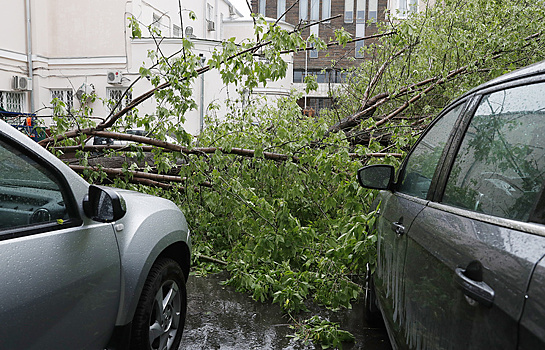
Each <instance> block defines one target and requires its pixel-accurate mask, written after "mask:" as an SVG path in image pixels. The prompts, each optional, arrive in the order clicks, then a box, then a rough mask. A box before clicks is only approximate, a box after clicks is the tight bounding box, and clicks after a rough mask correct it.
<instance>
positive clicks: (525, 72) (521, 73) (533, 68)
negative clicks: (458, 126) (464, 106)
mask: <svg viewBox="0 0 545 350" xmlns="http://www.w3.org/2000/svg"><path fill="white" fill-rule="evenodd" d="M543 73H545V61H541V62H537V63H534V64H531V65H529V66H526V67H524V68H520V69H517V70H514V71H512V72H509V73H506V74H504V75H501V76H499V77H497V78H495V79H492V80H490V81H488V82H486V83H484V84H481V85H479V86H477V87H475V88H473V89H471V90H470V91H468V92H466V93H465V94H464V95H463V96H462V97H460V99H461V98H464V97H466V96H468V95H471V94H473V93H475V92H476V91H479V90H483V89H486V88H489V87H491V86H494V85H499V84H503V83H507V82H510V81H513V80H518V79H523V78H527V77H531V76H535V75H539V74H543ZM457 100H459V99H457Z"/></svg>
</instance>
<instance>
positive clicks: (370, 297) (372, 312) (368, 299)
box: [365, 268, 382, 325]
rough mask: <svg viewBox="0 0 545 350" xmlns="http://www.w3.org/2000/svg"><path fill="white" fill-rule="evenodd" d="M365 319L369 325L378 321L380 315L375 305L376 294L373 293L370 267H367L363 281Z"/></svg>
mask: <svg viewBox="0 0 545 350" xmlns="http://www.w3.org/2000/svg"><path fill="white" fill-rule="evenodd" d="M365 282H366V283H365V320H366V321H367V322H368V323H369V324H370V325H375V324H377V323H380V322H381V320H382V315H381V314H380V310H379V308H378V306H377V295H376V294H375V284H374V282H373V275H372V274H371V271H370V269H369V268H368V269H367V276H366V281H365Z"/></svg>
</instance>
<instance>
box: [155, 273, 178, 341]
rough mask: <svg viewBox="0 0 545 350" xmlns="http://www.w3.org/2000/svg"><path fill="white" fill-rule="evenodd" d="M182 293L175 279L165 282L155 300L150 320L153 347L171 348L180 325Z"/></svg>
mask: <svg viewBox="0 0 545 350" xmlns="http://www.w3.org/2000/svg"><path fill="white" fill-rule="evenodd" d="M180 315H181V295H180V290H179V288H178V284H177V283H176V282H175V281H172V280H167V281H165V282H163V284H162V285H161V287H160V288H159V290H158V291H157V293H156V294H155V299H154V300H153V306H152V310H151V314H150V321H149V343H150V348H151V349H154V350H155V349H157V350H170V349H171V347H172V344H173V342H174V339H175V338H176V335H177V334H178V329H179V325H180Z"/></svg>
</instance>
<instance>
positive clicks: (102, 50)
mask: <svg viewBox="0 0 545 350" xmlns="http://www.w3.org/2000/svg"><path fill="white" fill-rule="evenodd" d="M25 1H26V0H5V1H1V2H0V13H4V14H7V13H9V14H10V15H9V16H5V18H4V20H3V21H1V22H0V28H1V29H3V33H9V35H3V36H2V37H1V38H0V95H1V96H3V97H0V98H5V97H6V95H8V94H18V96H19V95H20V96H23V98H24V105H23V106H22V108H21V109H20V111H21V112H33V113H36V114H37V115H38V116H39V117H40V118H41V119H43V120H44V122H45V124H46V125H49V124H50V123H51V122H52V120H51V117H50V116H51V114H52V110H51V108H50V107H51V99H52V90H62V91H65V90H66V91H68V90H70V91H72V92H73V93H74V95H75V92H76V90H77V89H78V88H79V87H80V86H82V85H83V84H87V85H88V86H91V85H92V86H93V87H94V89H95V92H96V94H97V96H98V97H99V98H102V99H105V98H107V91H108V89H110V88H126V87H128V86H129V85H130V84H131V83H132V82H134V81H135V80H136V79H138V77H139V68H140V67H141V66H142V64H145V65H147V66H149V65H151V64H152V62H151V61H150V60H149V58H148V57H147V52H148V50H150V49H155V47H156V43H155V41H154V40H153V39H152V38H151V37H150V35H149V32H148V31H147V29H146V28H145V27H146V26H147V25H150V24H152V23H153V22H154V19H157V17H159V18H160V23H159V25H158V27H159V28H160V30H161V32H162V35H163V36H166V37H167V39H164V40H163V42H162V44H161V49H162V50H163V53H164V54H165V55H169V54H171V53H174V52H176V51H177V50H179V48H180V47H181V40H180V39H179V38H174V37H173V36H174V30H173V29H174V25H176V26H179V27H180V29H181V30H182V32H184V33H185V30H186V28H187V27H188V26H191V27H192V29H193V36H194V38H193V39H192V40H193V41H194V43H195V51H196V53H198V54H199V53H200V54H202V55H203V57H205V58H207V59H208V58H210V57H211V54H212V52H213V50H214V49H215V48H218V47H220V46H221V40H222V39H225V38H228V37H231V36H233V35H236V36H239V38H238V39H237V41H240V40H242V39H243V38H245V37H248V36H251V35H252V33H253V30H252V26H253V23H252V22H251V21H249V20H248V21H244V20H243V21H236V20H235V19H236V18H239V17H240V13H239V12H238V11H236V10H235V9H233V7H232V6H231V4H230V3H229V1H227V0H197V1H188V0H182V2H181V8H182V11H181V18H180V6H179V3H178V1H172V0H147V1H146V0H129V1H125V0H78V1H73V0H28V2H29V3H30V4H31V6H30V13H31V33H30V34H31V35H30V38H31V41H32V56H31V57H32V65H33V70H32V78H33V79H32V87H33V89H32V92H30V91H15V90H13V88H12V86H11V81H12V77H13V76H14V75H17V76H22V77H30V76H31V74H30V73H29V71H28V63H27V54H28V51H27V31H26V23H27V22H26V8H25ZM191 12H193V13H194V14H195V16H196V17H197V19H196V20H191V19H190V13H191ZM154 15H155V17H154ZM129 16H134V17H135V18H136V19H137V20H138V21H139V22H140V24H141V28H142V29H143V36H144V37H143V38H142V39H132V38H131V37H130V29H129V28H128V20H127V17H129ZM222 20H223V21H222ZM182 21H183V22H182ZM209 21H213V22H214V25H213V29H214V30H211V29H212V27H211V25H210V24H209ZM184 35H185V34H184ZM288 58H289V57H288ZM110 71H117V72H119V73H121V74H122V76H123V79H122V80H121V83H120V84H109V83H108V82H107V78H106V77H107V73H108V72H110ZM291 76H292V74H291V73H289V74H288V75H287V77H288V78H286V80H285V81H284V82H283V83H282V84H283V86H289V83H290V81H291ZM274 84H276V86H278V83H274ZM274 84H273V85H274ZM282 84H281V85H282ZM201 85H202V79H201V78H200V77H199V78H197V80H196V81H195V84H194V99H195V101H196V102H197V104H199V109H198V110H195V111H191V112H189V113H187V115H186V119H187V122H186V123H185V124H184V126H185V128H186V130H187V131H188V132H190V133H193V134H196V133H198V132H199V130H200V119H201V116H202V114H203V113H204V112H206V107H207V106H208V105H209V104H210V103H211V102H220V103H221V102H223V101H224V100H225V99H226V98H227V96H228V93H227V92H228V89H231V91H230V92H231V93H234V92H235V91H234V87H227V86H224V85H223V83H222V82H221V79H220V76H219V74H218V73H217V72H214V71H211V72H208V73H206V74H205V75H204V96H203V97H204V98H203V100H204V101H203V102H204V103H203V104H202V106H201ZM151 88H152V85H151V84H150V83H149V82H148V81H147V80H146V79H142V80H141V81H139V82H138V83H137V84H136V85H135V86H134V90H133V93H132V95H133V97H136V96H138V95H140V94H141V93H143V92H146V91H148V90H150V89H151ZM286 90H287V88H286ZM31 95H32V100H33V102H34V103H33V104H34V109H33V110H31V103H30V100H31ZM231 96H233V95H231ZM1 101H2V100H0V105H2V104H1ZM73 104H74V107H75V108H78V107H79V106H80V104H79V101H78V100H77V99H76V98H75V97H74V100H73ZM90 106H91V107H92V108H93V115H94V116H96V117H102V118H103V117H105V116H107V115H108V114H109V110H108V109H107V108H106V107H104V106H103V104H102V102H101V101H100V99H97V101H96V102H94V103H92V104H91V105H90ZM3 107H4V108H5V107H6V105H5V103H4V105H3ZM6 109H8V108H6ZM138 109H139V111H140V113H142V114H145V113H148V114H149V113H154V111H155V102H154V101H153V99H150V100H148V101H146V102H144V103H143V104H141V105H140V106H139V107H138ZM224 112H225V111H222V110H220V111H219V112H217V113H218V114H219V115H221V114H222V113H224Z"/></svg>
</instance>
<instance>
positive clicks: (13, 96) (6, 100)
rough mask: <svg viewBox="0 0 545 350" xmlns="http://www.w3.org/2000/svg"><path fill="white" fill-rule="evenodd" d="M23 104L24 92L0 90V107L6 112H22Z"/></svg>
mask: <svg viewBox="0 0 545 350" xmlns="http://www.w3.org/2000/svg"><path fill="white" fill-rule="evenodd" d="M24 106H25V93H24V92H12V91H0V108H3V109H4V110H6V111H8V112H23V111H24Z"/></svg>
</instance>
